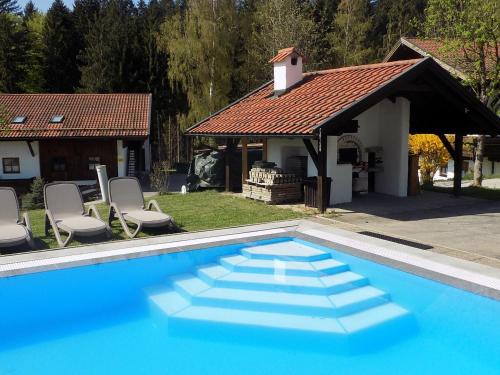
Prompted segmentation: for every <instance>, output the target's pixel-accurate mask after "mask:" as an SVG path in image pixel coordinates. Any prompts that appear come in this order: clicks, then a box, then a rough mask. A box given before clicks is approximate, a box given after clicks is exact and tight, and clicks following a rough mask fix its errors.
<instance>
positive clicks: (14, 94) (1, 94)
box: [0, 92, 151, 96]
mask: <svg viewBox="0 0 500 375" xmlns="http://www.w3.org/2000/svg"><path fill="white" fill-rule="evenodd" d="M129 95H146V96H147V95H151V93H145V92H117V93H112V92H110V93H102V94H101V93H89V92H81V93H80V92H75V93H62V92H61V93H50V92H29V93H8V92H3V93H0V96H129Z"/></svg>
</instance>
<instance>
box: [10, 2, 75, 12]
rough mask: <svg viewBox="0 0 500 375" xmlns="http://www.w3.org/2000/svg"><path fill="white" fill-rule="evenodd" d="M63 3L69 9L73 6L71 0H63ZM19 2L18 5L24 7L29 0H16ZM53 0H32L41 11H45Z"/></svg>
mask: <svg viewBox="0 0 500 375" xmlns="http://www.w3.org/2000/svg"><path fill="white" fill-rule="evenodd" d="M63 1H64V4H66V5H67V6H68V7H69V8H70V9H71V8H72V7H73V0H63ZM17 2H18V3H19V6H20V7H21V9H22V8H24V6H25V5H26V3H28V2H29V0H17ZM52 2H53V0H33V4H35V6H36V7H37V8H38V10H41V11H42V12H46V11H47V9H49V8H50V6H51V5H52Z"/></svg>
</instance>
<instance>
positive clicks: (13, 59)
mask: <svg viewBox="0 0 500 375" xmlns="http://www.w3.org/2000/svg"><path fill="white" fill-rule="evenodd" d="M26 43H27V41H26V30H25V28H24V27H23V22H22V19H21V17H19V16H18V15H17V14H13V13H0V92H14V93H15V92H22V83H23V81H24V79H25V76H26V50H27V45H26Z"/></svg>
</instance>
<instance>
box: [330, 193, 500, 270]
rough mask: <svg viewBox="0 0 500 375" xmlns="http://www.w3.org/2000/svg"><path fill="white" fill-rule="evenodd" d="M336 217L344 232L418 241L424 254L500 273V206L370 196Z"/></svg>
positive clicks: (444, 197) (434, 197)
mask: <svg viewBox="0 0 500 375" xmlns="http://www.w3.org/2000/svg"><path fill="white" fill-rule="evenodd" d="M335 212H336V213H338V214H339V215H338V216H335V217H333V218H332V219H331V220H333V221H334V222H335V224H336V226H340V227H342V228H344V229H348V230H351V231H355V232H360V233H361V232H368V234H369V235H373V236H376V235H377V234H382V235H386V236H390V237H396V238H399V239H404V240H409V241H414V242H416V244H414V246H417V247H419V246H420V248H422V249H425V250H429V251H433V252H439V253H444V254H447V255H451V256H455V257H458V258H462V259H466V260H472V261H474V262H477V263H483V264H488V265H491V266H495V267H499V268H500V201H490V200H482V199H476V198H469V197H461V198H455V197H453V196H450V195H448V194H443V193H434V192H427V191H425V192H423V193H422V194H421V195H419V196H416V197H408V198H397V197H391V196H386V195H381V194H369V195H363V196H358V197H355V198H354V199H353V202H351V203H348V204H343V205H339V206H337V207H336V209H335ZM370 232H376V233H377V234H376V233H370Z"/></svg>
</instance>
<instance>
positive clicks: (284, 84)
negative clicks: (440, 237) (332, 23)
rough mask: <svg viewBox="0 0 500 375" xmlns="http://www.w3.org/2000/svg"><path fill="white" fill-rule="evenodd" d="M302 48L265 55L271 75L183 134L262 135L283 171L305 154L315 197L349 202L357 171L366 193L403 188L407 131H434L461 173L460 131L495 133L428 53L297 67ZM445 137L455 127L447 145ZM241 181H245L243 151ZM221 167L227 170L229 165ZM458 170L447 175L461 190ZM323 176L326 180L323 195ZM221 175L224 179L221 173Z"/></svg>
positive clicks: (498, 129)
mask: <svg viewBox="0 0 500 375" xmlns="http://www.w3.org/2000/svg"><path fill="white" fill-rule="evenodd" d="M302 60H303V57H302V55H301V54H300V53H299V52H298V51H297V50H295V49H294V48H287V49H284V50H281V51H279V53H278V55H277V56H275V57H274V58H273V59H272V60H271V61H270V62H271V64H273V70H274V80H273V81H270V82H268V83H266V84H264V85H263V86H261V87H259V88H257V89H256V90H254V91H252V92H250V93H249V94H247V95H246V96H244V97H242V98H241V99H239V100H237V101H236V102H234V103H232V104H230V105H229V106H227V107H226V108H223V109H221V110H220V111H219V112H216V113H214V114H213V115H211V116H210V117H208V118H206V119H204V120H202V121H201V122H199V123H197V124H195V125H194V126H192V127H191V128H189V129H188V130H187V135H189V136H193V137H194V136H203V137H206V136H210V137H222V138H223V139H225V140H226V143H227V144H228V145H231V144H234V143H235V142H236V140H238V141H240V142H241V144H242V146H243V154H244V153H245V149H246V147H245V146H246V144H247V142H248V140H249V139H262V140H263V145H264V146H263V147H264V150H263V158H264V159H267V160H268V161H272V162H275V163H276V164H277V165H278V166H279V167H282V168H285V169H286V165H287V160H289V158H290V157H293V156H297V155H302V156H306V157H307V175H308V176H316V177H317V187H318V188H317V197H318V199H317V201H318V202H319V203H318V206H319V209H320V210H321V211H324V210H325V208H326V207H327V206H328V205H329V204H337V203H343V202H349V201H351V200H352V192H353V187H356V185H358V184H357V182H359V181H357V180H356V179H358V178H360V174H362V173H365V174H366V175H365V176H364V178H366V179H367V180H368V181H367V184H366V185H367V191H368V192H378V193H383V194H389V195H394V196H400V197H404V196H406V195H407V188H408V178H409V170H408V169H409V168H408V163H409V156H408V135H409V134H410V133H422V134H424V133H426V134H427V133H433V134H437V135H439V136H440V137H441V139H443V140H444V141H445V142H446V146H447V148H448V150H449V151H450V153H451V154H452V156H453V157H454V159H455V160H457V161H458V162H457V163H456V166H455V171H456V172H457V171H459V172H461V165H462V146H463V143H462V139H463V136H464V135H465V134H471V133H472V134H492V135H496V134H499V133H500V120H499V119H498V117H497V116H496V115H494V114H493V113H492V112H491V111H490V110H488V109H487V108H486V107H485V106H484V105H483V104H482V103H481V102H480V101H478V100H477V99H476V98H475V97H474V96H473V95H472V94H471V93H469V92H468V91H467V90H466V89H465V88H464V87H462V86H461V85H460V84H459V83H458V82H457V80H456V79H454V78H453V77H452V76H451V75H450V74H449V73H448V72H447V71H446V70H445V69H443V68H442V67H441V66H440V65H439V64H437V63H436V62H435V61H434V60H433V59H431V58H420V59H413V60H405V61H391V62H384V63H379V64H371V65H362V66H352V67H345V68H340V69H331V70H323V71H316V72H309V73H303V68H302ZM445 134H454V135H455V138H456V142H455V146H452V145H451V144H449V142H447V140H446V138H445V137H444V135H445ZM242 160H243V165H242V179H243V180H246V179H247V178H248V165H245V164H246V162H245V161H246V160H247V159H246V158H245V156H244V155H243V158H242ZM229 173H230V171H229ZM461 175H462V174H461V173H457V175H456V177H455V181H454V189H455V193H456V194H459V193H460V185H461ZM327 177H330V178H332V181H333V182H332V186H331V192H330V194H329V195H327V194H326V192H327V191H328V189H327V186H326V183H327ZM226 180H228V179H227V176H226Z"/></svg>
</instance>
